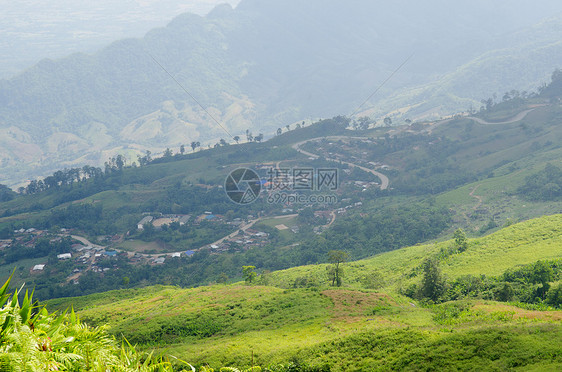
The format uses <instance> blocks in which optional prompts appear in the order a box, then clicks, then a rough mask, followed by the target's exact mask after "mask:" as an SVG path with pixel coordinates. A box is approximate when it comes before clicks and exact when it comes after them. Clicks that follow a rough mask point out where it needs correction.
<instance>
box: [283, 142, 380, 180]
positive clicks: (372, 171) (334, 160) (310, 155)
mask: <svg viewBox="0 0 562 372" xmlns="http://www.w3.org/2000/svg"><path fill="white" fill-rule="evenodd" d="M322 139H326V140H330V139H331V140H340V139H368V138H367V137H346V136H334V137H317V138H311V139H308V140H306V141H301V142H298V143H295V144H294V145H293V148H294V149H295V150H297V151H298V152H300V153H301V154H303V155H306V156H308V157H311V158H315V159H318V158H319V157H320V156H318V155H316V154H313V153H311V152H308V151H305V150H303V149H301V148H300V147H301V146H302V145H304V144H305V143H307V142H313V141H318V140H322ZM326 160H328V161H333V162H336V163H341V164H347V165H349V166H350V167H355V168H359V169H361V170H363V171H365V172H368V173H371V174H374V175H375V176H377V177H378V178H379V179H380V180H381V190H386V189H387V188H388V185H389V184H390V181H389V179H388V177H387V176H385V175H384V174H382V173H380V172H377V171H376V170H373V169H371V168H367V167H363V166H361V165H358V164H355V163H351V162H348V161H342V160H338V159H332V158H326Z"/></svg>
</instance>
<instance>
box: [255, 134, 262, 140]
mask: <svg viewBox="0 0 562 372" xmlns="http://www.w3.org/2000/svg"><path fill="white" fill-rule="evenodd" d="M262 140H263V133H260V134H258V135H257V136H256V138H254V141H256V142H261V141H262Z"/></svg>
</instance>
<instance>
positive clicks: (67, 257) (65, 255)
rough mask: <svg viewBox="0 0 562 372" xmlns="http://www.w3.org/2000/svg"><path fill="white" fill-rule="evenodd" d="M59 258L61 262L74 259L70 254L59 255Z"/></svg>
mask: <svg viewBox="0 0 562 372" xmlns="http://www.w3.org/2000/svg"><path fill="white" fill-rule="evenodd" d="M57 258H58V259H59V260H69V259H71V258H72V255H71V254H70V253H63V254H57Z"/></svg>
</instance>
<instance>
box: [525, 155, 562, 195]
mask: <svg viewBox="0 0 562 372" xmlns="http://www.w3.org/2000/svg"><path fill="white" fill-rule="evenodd" d="M517 193H518V194H519V195H521V196H522V197H524V198H526V199H528V200H540V201H549V200H559V199H560V197H561V196H562V170H561V169H560V168H559V167H557V166H555V165H553V164H550V163H549V164H547V165H546V167H545V168H544V170H542V171H540V172H537V173H535V174H533V175H530V176H528V177H526V178H525V184H523V185H521V187H519V189H518V190H517Z"/></svg>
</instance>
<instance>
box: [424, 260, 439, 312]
mask: <svg viewBox="0 0 562 372" xmlns="http://www.w3.org/2000/svg"><path fill="white" fill-rule="evenodd" d="M420 291H421V295H422V296H423V297H425V298H428V299H430V300H432V301H433V302H437V301H439V299H440V298H441V296H442V295H443V293H444V292H445V280H444V279H443V277H442V275H441V270H439V267H438V266H437V262H436V261H435V260H432V259H430V258H428V259H427V260H425V261H424V263H423V279H422V285H421V288H420Z"/></svg>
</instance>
